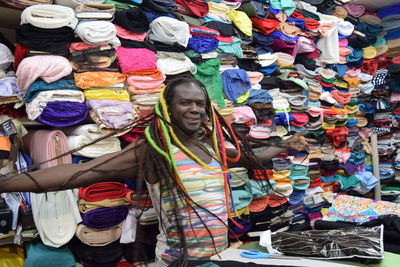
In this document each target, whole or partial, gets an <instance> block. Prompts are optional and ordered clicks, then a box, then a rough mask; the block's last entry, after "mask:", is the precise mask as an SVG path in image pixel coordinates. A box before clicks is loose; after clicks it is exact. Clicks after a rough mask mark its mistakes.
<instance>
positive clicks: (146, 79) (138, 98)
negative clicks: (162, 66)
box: [126, 69, 165, 117]
mask: <svg viewBox="0 0 400 267" xmlns="http://www.w3.org/2000/svg"><path fill="white" fill-rule="evenodd" d="M126 76H127V79H126V81H127V84H128V92H129V93H130V95H131V101H132V103H133V104H134V107H135V109H137V113H138V115H139V117H144V116H146V115H149V114H150V113H152V112H153V109H154V105H155V104H156V103H157V101H158V98H159V94H160V92H161V90H162V89H163V88H164V87H165V86H164V81H165V75H164V74H162V73H161V71H160V70H158V69H141V70H136V71H130V72H128V73H126Z"/></svg>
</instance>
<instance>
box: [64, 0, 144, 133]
mask: <svg viewBox="0 0 400 267" xmlns="http://www.w3.org/2000/svg"><path fill="white" fill-rule="evenodd" d="M75 13H76V17H77V18H78V19H79V23H78V25H77V27H76V28H75V34H76V35H77V36H78V37H79V41H77V42H74V43H72V44H71V46H70V53H71V55H70V60H71V63H72V66H73V68H74V71H75V73H74V78H75V81H76V84H77V86H78V87H80V88H82V89H84V94H85V97H86V99H87V105H88V107H89V108H90V112H89V114H90V117H91V119H92V120H93V121H94V122H96V124H97V125H99V127H100V128H101V131H102V132H103V133H104V134H107V133H109V132H111V131H113V130H115V129H124V128H126V127H129V125H130V124H132V122H133V121H134V120H135V118H136V117H135V116H136V113H135V112H134V110H133V106H132V103H131V102H130V101H129V94H128V92H127V90H126V84H125V75H124V74H122V73H121V71H120V68H119V66H118V64H117V62H118V63H119V65H120V67H121V69H123V68H122V66H121V61H123V60H124V59H127V58H128V57H125V56H124V57H123V58H118V56H119V53H118V51H119V49H121V41H120V40H119V38H118V37H117V32H118V30H117V25H115V24H113V23H112V21H117V22H118V21H123V22H126V23H128V22H129V18H130V15H131V13H129V14H128V12H125V11H115V4H113V3H112V4H105V3H81V4H80V5H78V6H76V7H75ZM132 14H134V13H132ZM117 24H118V23H117ZM124 67H125V66H124ZM124 130H125V131H123V130H122V131H120V132H118V133H117V135H121V134H123V133H124V132H126V130H129V128H128V129H124Z"/></svg>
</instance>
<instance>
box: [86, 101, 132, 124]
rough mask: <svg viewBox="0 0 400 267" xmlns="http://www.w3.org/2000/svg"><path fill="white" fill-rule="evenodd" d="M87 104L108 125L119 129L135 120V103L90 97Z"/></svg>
mask: <svg viewBox="0 0 400 267" xmlns="http://www.w3.org/2000/svg"><path fill="white" fill-rule="evenodd" d="M87 105H88V106H89V107H90V108H91V109H92V110H93V111H94V112H95V113H96V115H97V117H99V119H100V121H101V122H102V123H103V124H104V125H105V126H107V127H109V128H113V129H119V128H122V127H124V126H127V125H129V124H131V123H132V122H133V119H134V118H133V104H132V102H128V101H119V100H113V99H88V100H87Z"/></svg>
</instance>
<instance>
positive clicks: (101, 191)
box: [79, 182, 127, 202]
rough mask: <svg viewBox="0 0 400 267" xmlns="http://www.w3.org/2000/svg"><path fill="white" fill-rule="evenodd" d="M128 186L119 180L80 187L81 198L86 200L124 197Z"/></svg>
mask: <svg viewBox="0 0 400 267" xmlns="http://www.w3.org/2000/svg"><path fill="white" fill-rule="evenodd" d="M126 192H127V188H126V186H125V185H124V184H122V183H118V182H102V183H97V184H92V185H89V186H86V187H80V188H79V198H82V199H84V200H86V201H92V202H94V201H101V200H105V199H116V198H124V197H125V196H126Z"/></svg>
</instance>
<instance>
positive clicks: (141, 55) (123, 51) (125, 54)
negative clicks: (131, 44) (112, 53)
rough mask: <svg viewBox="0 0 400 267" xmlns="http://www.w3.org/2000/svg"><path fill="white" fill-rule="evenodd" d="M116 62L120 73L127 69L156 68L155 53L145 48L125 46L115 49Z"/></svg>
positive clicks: (125, 71) (127, 70)
mask: <svg viewBox="0 0 400 267" xmlns="http://www.w3.org/2000/svg"><path fill="white" fill-rule="evenodd" d="M117 55H118V63H119V66H120V68H121V70H122V73H127V72H129V71H135V70H144V69H157V64H156V60H157V59H156V53H154V52H153V51H151V50H149V49H146V48H125V47H122V46H120V47H118V49H117Z"/></svg>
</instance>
